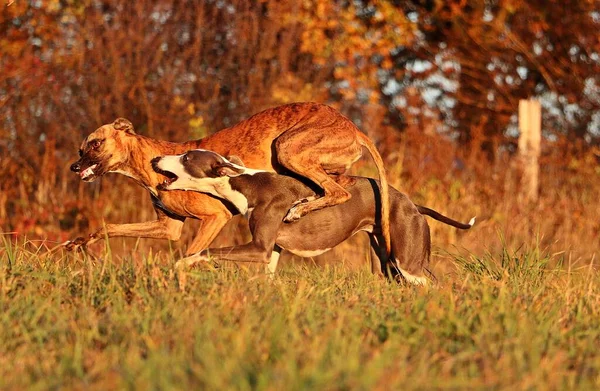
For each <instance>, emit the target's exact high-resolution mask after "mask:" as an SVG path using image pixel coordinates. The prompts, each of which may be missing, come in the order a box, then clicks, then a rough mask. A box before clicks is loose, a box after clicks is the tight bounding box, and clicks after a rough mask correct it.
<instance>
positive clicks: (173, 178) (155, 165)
mask: <svg viewBox="0 0 600 391" xmlns="http://www.w3.org/2000/svg"><path fill="white" fill-rule="evenodd" d="M162 158H163V157H162V156H157V157H155V158H154V159H152V160H150V164H151V165H152V169H153V170H154V171H155V172H157V173H159V174H160V175H162V176H165V177H167V178H166V179H165V180H163V181H162V182H161V183H159V184H158V185H157V186H156V188H157V189H158V190H168V187H169V185H170V184H171V183H173V182H175V181H176V180H177V179H178V177H177V175H175V174H174V173H172V172H170V171H165V170H163V169H161V168H160V167H159V162H160V161H161V159H162Z"/></svg>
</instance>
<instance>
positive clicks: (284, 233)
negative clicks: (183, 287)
mask: <svg viewBox="0 0 600 391" xmlns="http://www.w3.org/2000/svg"><path fill="white" fill-rule="evenodd" d="M236 160H237V159H236ZM236 160H234V159H233V158H232V159H226V158H225V157H223V156H221V155H219V154H217V153H215V152H212V151H207V150H192V151H188V152H186V153H184V154H180V155H169V156H161V157H156V158H155V159H153V160H152V166H153V168H154V170H155V171H157V172H159V173H161V174H162V175H164V176H166V177H168V178H169V179H167V180H166V181H165V182H163V183H162V184H161V185H160V188H161V190H191V191H196V192H202V193H207V194H210V195H212V196H214V197H216V198H219V199H222V200H225V201H227V202H229V203H231V204H232V205H233V206H234V207H235V209H237V211H239V213H242V214H246V213H249V212H251V213H250V219H249V223H250V231H251V233H252V241H251V242H250V243H247V244H244V245H241V246H233V247H223V248H210V249H208V250H205V251H202V252H199V253H197V254H194V255H192V256H189V257H187V258H184V259H182V260H181V261H179V262H178V266H182V265H191V264H193V263H196V262H198V261H202V260H208V258H209V256H210V257H215V258H217V259H223V260H230V261H236V262H262V263H265V264H267V270H268V271H269V272H270V273H274V272H275V269H276V267H277V262H278V259H279V254H280V252H281V249H285V250H287V251H289V252H291V253H293V254H296V255H299V256H303V257H310V256H316V255H319V254H322V253H324V252H326V251H328V250H329V249H331V248H332V247H334V246H336V245H338V244H340V243H341V242H343V241H345V240H346V239H348V238H349V237H350V236H352V235H354V234H356V233H358V232H361V231H365V232H367V233H368V234H369V237H370V241H371V250H372V259H375V257H376V259H378V261H379V262H378V263H376V265H378V266H379V267H374V264H373V263H372V271H373V272H375V273H384V272H385V271H386V270H387V267H388V258H387V257H386V251H385V246H384V238H383V237H382V236H381V214H380V208H379V205H378V204H379V200H380V193H381V184H380V183H379V182H378V181H376V180H374V179H369V178H363V177H351V184H349V185H348V187H347V190H348V191H349V192H350V194H351V197H350V199H349V200H348V201H346V202H345V203H343V204H338V205H335V206H331V207H329V208H324V209H320V210H317V211H313V212H312V213H310V214H308V215H306V216H304V217H302V218H301V219H299V220H297V221H295V222H289V223H288V222H285V221H284V217H285V215H286V213H287V211H288V210H289V209H290V208H291V207H293V206H294V205H296V203H297V200H299V199H308V200H310V199H313V198H314V197H315V192H314V189H313V188H311V186H310V184H309V183H303V181H302V180H299V179H296V178H293V177H290V176H285V175H279V174H276V173H271V172H267V171H264V170H254V169H249V168H246V167H244V166H243V165H242V163H241V161H239V160H238V161H237V163H236V162H235V161H236ZM389 194H390V223H391V224H390V233H391V243H390V246H391V249H392V251H391V258H390V259H391V260H392V262H391V264H390V265H391V266H392V268H391V269H392V271H393V270H395V271H396V275H400V276H401V278H403V279H404V280H406V281H408V282H410V283H413V284H419V285H421V284H426V283H427V278H426V276H425V272H426V270H427V267H428V265H429V255H430V237H429V226H428V225H427V221H426V220H425V217H424V215H427V216H430V217H433V218H435V219H436V220H439V221H442V222H444V223H446V224H449V225H452V226H454V227H457V228H461V229H469V228H471V226H472V225H473V223H474V221H475V220H474V218H473V219H471V221H470V222H469V223H468V224H463V223H459V222H457V221H454V220H452V219H450V218H448V217H445V216H443V215H441V214H439V213H438V212H436V211H434V210H432V209H429V208H425V207H422V206H417V205H415V204H413V203H412V202H411V201H410V200H409V199H408V197H407V196H406V195H404V194H402V193H400V192H399V191H397V190H396V189H394V188H393V187H391V186H390V187H389ZM373 255H374V256H375V257H373Z"/></svg>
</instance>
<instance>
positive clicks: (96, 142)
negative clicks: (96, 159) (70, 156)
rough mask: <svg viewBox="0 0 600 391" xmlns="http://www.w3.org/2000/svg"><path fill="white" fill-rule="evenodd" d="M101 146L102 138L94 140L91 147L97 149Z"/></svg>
mask: <svg viewBox="0 0 600 391" xmlns="http://www.w3.org/2000/svg"><path fill="white" fill-rule="evenodd" d="M99 146H100V140H98V139H96V140H93V141H92V142H91V143H90V147H91V148H92V149H96V148H98V147H99Z"/></svg>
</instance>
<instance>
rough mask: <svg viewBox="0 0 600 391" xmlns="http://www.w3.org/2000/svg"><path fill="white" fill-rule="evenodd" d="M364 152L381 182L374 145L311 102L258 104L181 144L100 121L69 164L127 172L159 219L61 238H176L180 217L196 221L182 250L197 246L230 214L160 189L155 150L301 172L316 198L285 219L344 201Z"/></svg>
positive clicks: (99, 172)
mask: <svg viewBox="0 0 600 391" xmlns="http://www.w3.org/2000/svg"><path fill="white" fill-rule="evenodd" d="M362 147H365V148H366V149H367V150H368V151H369V153H370V154H371V156H372V158H373V160H374V161H375V164H376V166H377V169H378V171H379V177H380V180H381V182H382V183H384V184H386V183H387V180H386V174H385V168H384V166H383V160H382V159H381V156H380V155H379V153H378V152H377V149H376V148H375V146H374V144H373V143H372V142H371V141H370V140H369V139H368V137H367V136H365V135H364V134H363V133H361V132H360V130H359V129H358V128H357V127H356V126H355V125H354V124H353V123H352V122H351V121H350V120H349V119H348V118H346V117H344V116H343V115H342V114H340V113H339V112H338V111H336V110H335V109H333V108H331V107H329V106H326V105H322V104H318V103H292V104H288V105H284V106H279V107H275V108H272V109H268V110H265V111H263V112H260V113H258V114H255V115H254V116H252V117H250V118H248V119H247V120H244V121H242V122H240V123H238V124H237V125H234V126H232V127H230V128H227V129H223V130H221V131H219V132H217V133H215V134H213V135H211V136H209V137H206V138H203V139H200V140H195V141H188V142H184V143H171V142H166V141H160V140H155V139H151V138H148V137H144V136H141V135H138V134H136V133H135V131H134V129H133V125H132V124H131V122H129V121H128V120H126V119H123V118H119V119H117V120H115V121H114V122H113V123H112V124H107V125H104V126H101V127H100V128H98V129H96V130H95V131H94V132H92V133H91V134H90V135H89V136H87V138H86V139H85V140H84V141H83V143H82V144H81V147H80V149H79V156H80V158H79V160H77V161H76V162H75V163H73V164H72V165H71V170H72V171H74V172H76V173H78V174H79V176H80V177H81V179H82V180H83V181H86V182H92V181H94V180H95V179H97V178H99V177H101V176H103V175H104V174H106V173H118V174H123V175H126V176H128V177H130V178H132V179H133V180H134V181H135V182H136V183H137V184H139V185H140V186H142V187H144V188H145V189H146V190H148V192H149V193H150V196H151V197H152V202H153V205H154V209H155V210H156V213H157V215H158V218H157V219H156V220H154V221H151V222H144V223H135V224H106V225H105V227H104V228H101V229H99V230H97V231H96V232H94V233H92V234H91V235H89V236H88V237H87V238H83V237H79V238H77V239H75V240H74V241H68V242H66V243H64V245H65V246H66V248H67V249H69V250H72V249H74V248H76V247H79V246H84V245H86V244H89V243H91V242H94V241H97V240H100V239H103V238H104V237H115V236H129V237H145V238H156V239H169V240H178V239H179V237H180V236H181V229H182V227H183V224H184V221H185V219H186V218H194V219H199V220H201V222H202V223H201V225H200V228H199V231H198V233H197V235H196V237H195V238H194V240H193V242H192V243H191V245H190V246H189V247H188V249H187V252H186V253H187V254H194V253H197V252H199V251H201V250H204V249H205V248H207V247H208V245H209V244H210V243H211V242H212V241H213V239H214V238H215V236H216V235H217V234H218V233H219V231H221V228H223V226H224V225H225V223H227V221H229V219H230V218H231V217H232V211H231V210H229V208H228V207H227V206H226V205H224V204H223V203H222V202H221V201H219V200H217V199H214V198H212V197H210V196H207V195H205V194H201V193H194V192H187V193H186V192H182V191H179V192H177V191H171V192H164V191H161V190H160V189H159V184H161V183H162V182H163V181H164V180H167V181H168V178H167V179H165V177H164V176H163V175H161V174H159V173H157V172H155V171H154V170H153V169H152V167H151V165H150V160H151V159H152V158H153V157H155V156H160V155H173V154H181V153H184V152H186V151H189V150H191V149H196V148H207V149H211V150H214V151H216V152H218V153H220V154H221V155H223V156H230V155H237V156H239V157H240V158H241V159H243V161H244V162H246V163H247V165H248V166H249V167H254V168H257V169H263V170H267V171H277V172H290V173H293V174H296V175H298V176H300V177H304V178H307V179H308V180H310V181H311V182H313V183H314V184H315V185H316V186H317V187H318V189H319V195H321V197H318V198H314V199H311V200H310V201H308V202H302V203H298V204H296V205H295V206H294V207H293V208H291V209H290V210H289V211H287V212H286V216H285V220H286V221H295V220H298V219H299V218H300V217H302V216H304V215H305V214H307V213H309V212H311V211H315V210H319V209H322V208H327V207H330V206H333V205H338V204H341V203H344V202H346V201H348V200H349V199H350V198H351V193H350V192H349V191H348V190H346V187H348V186H349V185H351V184H352V181H353V180H352V179H350V178H349V177H347V176H346V175H345V172H346V170H348V169H349V168H350V166H351V165H352V164H353V163H354V162H356V161H357V160H358V159H359V158H360V157H361V155H362ZM381 209H382V215H383V216H384V217H383V219H382V229H383V236H384V237H386V238H388V237H389V221H388V216H389V198H388V194H387V186H384V191H383V192H382V194H381Z"/></svg>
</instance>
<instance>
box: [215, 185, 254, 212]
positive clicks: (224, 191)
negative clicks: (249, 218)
mask: <svg viewBox="0 0 600 391" xmlns="http://www.w3.org/2000/svg"><path fill="white" fill-rule="evenodd" d="M227 179H228V180H227V184H226V185H225V186H223V187H222V188H220V189H217V192H218V193H219V195H220V196H221V197H223V198H225V199H226V200H227V201H229V202H231V203H232V204H233V206H235V208H236V209H237V210H239V211H240V213H241V214H246V213H248V199H247V198H246V197H244V195H243V194H242V193H240V192H239V191H236V190H233V189H232V188H231V185H230V184H229V178H227Z"/></svg>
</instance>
